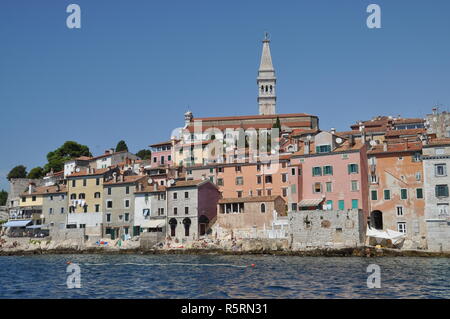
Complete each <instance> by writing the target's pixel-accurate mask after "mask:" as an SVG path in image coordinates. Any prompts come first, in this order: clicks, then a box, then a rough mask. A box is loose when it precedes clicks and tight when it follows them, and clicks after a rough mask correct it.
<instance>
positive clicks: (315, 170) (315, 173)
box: [312, 167, 322, 176]
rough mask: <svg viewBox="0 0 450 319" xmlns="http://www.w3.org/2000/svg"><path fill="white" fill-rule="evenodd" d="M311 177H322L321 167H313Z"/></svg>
mask: <svg viewBox="0 0 450 319" xmlns="http://www.w3.org/2000/svg"><path fill="white" fill-rule="evenodd" d="M312 176H322V167H313V168H312Z"/></svg>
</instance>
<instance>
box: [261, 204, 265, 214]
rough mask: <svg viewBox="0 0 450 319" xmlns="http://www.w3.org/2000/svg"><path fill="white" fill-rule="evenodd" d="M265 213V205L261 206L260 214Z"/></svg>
mask: <svg viewBox="0 0 450 319" xmlns="http://www.w3.org/2000/svg"><path fill="white" fill-rule="evenodd" d="M265 212H266V204H261V213H265Z"/></svg>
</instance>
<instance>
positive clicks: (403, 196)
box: [400, 188, 408, 199]
mask: <svg viewBox="0 0 450 319" xmlns="http://www.w3.org/2000/svg"><path fill="white" fill-rule="evenodd" d="M400 195H401V199H408V191H407V190H406V189H404V188H403V189H401V190H400Z"/></svg>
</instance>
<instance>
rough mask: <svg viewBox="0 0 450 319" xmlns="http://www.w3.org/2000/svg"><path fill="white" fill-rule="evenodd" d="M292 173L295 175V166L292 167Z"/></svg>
mask: <svg viewBox="0 0 450 319" xmlns="http://www.w3.org/2000/svg"><path fill="white" fill-rule="evenodd" d="M291 175H292V176H295V168H291Z"/></svg>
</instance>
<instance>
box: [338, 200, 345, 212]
mask: <svg viewBox="0 0 450 319" xmlns="http://www.w3.org/2000/svg"><path fill="white" fill-rule="evenodd" d="M338 206H339V210H344V209H345V203H344V200H343V199H340V200H339V202H338Z"/></svg>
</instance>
